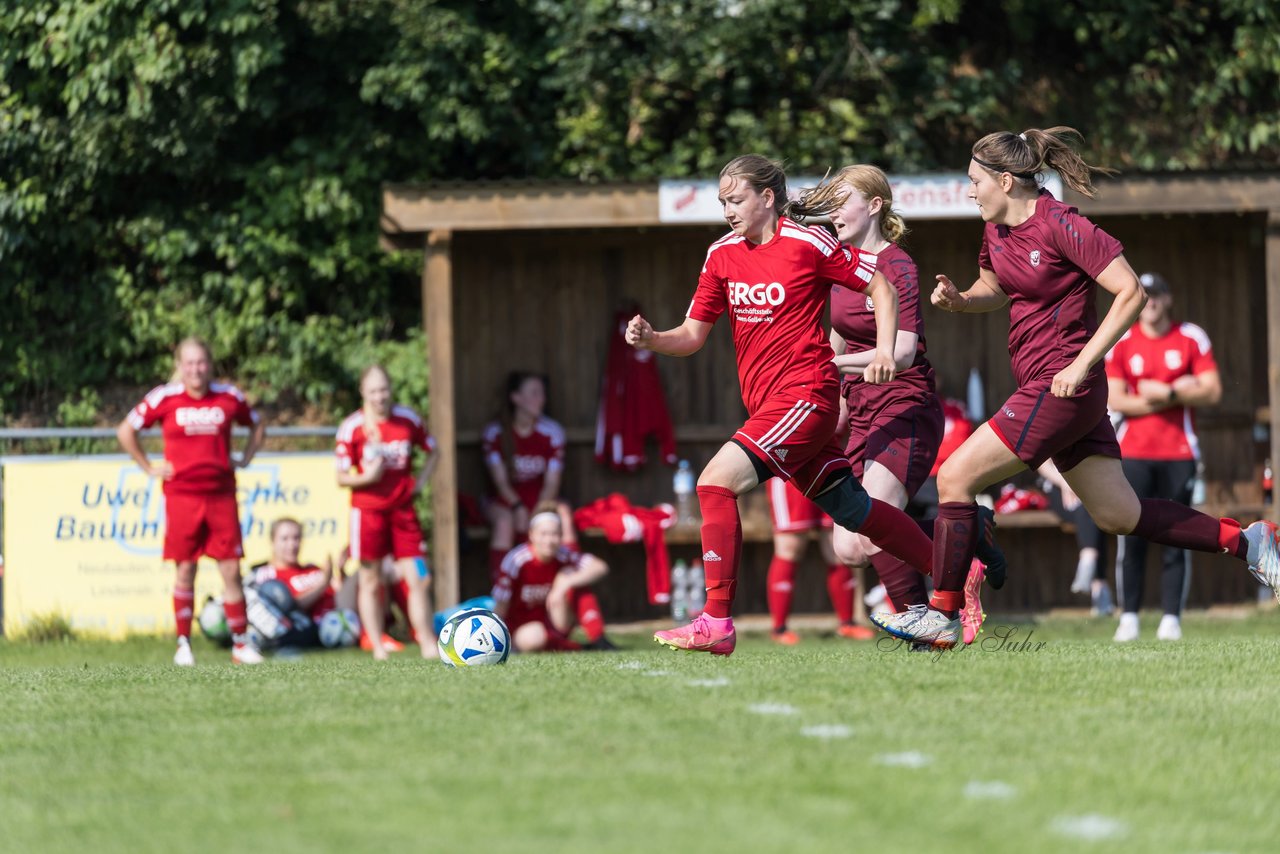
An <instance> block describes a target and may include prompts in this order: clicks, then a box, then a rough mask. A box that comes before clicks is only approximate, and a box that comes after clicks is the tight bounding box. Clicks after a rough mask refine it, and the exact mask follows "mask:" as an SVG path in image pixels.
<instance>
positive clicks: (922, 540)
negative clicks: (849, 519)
mask: <svg viewBox="0 0 1280 854" xmlns="http://www.w3.org/2000/svg"><path fill="white" fill-rule="evenodd" d="M974 506H977V505H974ZM858 533H859V534H863V535H864V536H866V538H867V539H868V540H870V541H871V542H873V543H875V544H876V545H877V546H879V547H880V548H882V549H884V550H885V551H887V552H888V553H889V554H891V555H893V556H894V557H896V558H898V559H900V560H905V561H906V562H907V563H909V564H911V565H912V566H914V567H917V568H919V570H920V571H921V572H929V571H931V570H932V569H933V565H934V564H933V557H934V545H933V543H930V542H929V538H928V537H926V536H925V535H924V532H923V531H921V530H920V526H919V525H917V524H916V523H915V521H914V520H913V519H912V518H911V517H910V516H908V515H907V514H906V513H903V512H902V511H901V510H899V509H898V508H897V507H894V506H893V505H892V504H887V503H885V502H883V501H881V500H880V499H878V498H873V499H871V510H870V511H869V512H868V513H867V518H866V519H864V520H863V522H862V527H860V528H859V529H858ZM965 566H968V564H967V563H966V564H965ZM961 583H963V579H961Z"/></svg>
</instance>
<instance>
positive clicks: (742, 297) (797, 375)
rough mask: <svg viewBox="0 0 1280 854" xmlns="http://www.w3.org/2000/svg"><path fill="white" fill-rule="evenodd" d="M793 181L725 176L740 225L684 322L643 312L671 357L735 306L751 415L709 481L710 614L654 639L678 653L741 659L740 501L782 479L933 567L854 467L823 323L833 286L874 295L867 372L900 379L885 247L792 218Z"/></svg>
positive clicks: (752, 172)
mask: <svg viewBox="0 0 1280 854" xmlns="http://www.w3.org/2000/svg"><path fill="white" fill-rule="evenodd" d="M786 199H787V179H786V175H785V174H784V173H783V171H782V169H781V167H779V166H778V164H776V163H774V162H772V161H770V160H768V159H767V158H765V157H761V156H759V155H754V154H752V155H744V156H742V157H738V158H736V159H734V160H732V161H730V162H729V164H728V165H726V166H725V167H724V169H723V170H721V172H720V203H721V204H722V205H723V206H724V216H725V220H726V221H727V222H728V223H729V227H730V228H731V229H732V231H731V232H730V233H729V234H727V235H725V236H724V237H722V238H721V239H719V240H717V241H716V242H715V243H713V244H711V248H710V249H709V250H708V251H707V259H706V263H705V264H704V265H703V268H702V274H701V276H700V277H699V280H698V287H697V290H696V292H695V293H694V297H693V303H692V304H691V305H690V307H689V310H688V314H687V316H686V318H685V321H684V323H683V324H682V325H680V326H678V327H676V328H675V329H670V330H666V331H663V332H657V331H655V330H654V328H653V327H652V326H651V325H650V324H649V322H648V321H647V320H645V319H644V318H643V317H640V316H639V315H637V316H636V317H634V318H632V320H631V322H630V323H629V324H628V326H627V343H629V344H631V345H632V346H634V347H643V348H646V349H649V350H653V351H654V352H657V353H664V354H667V355H671V356H688V355H690V354H692V353H695V352H697V351H698V350H699V349H701V347H702V345H703V344H704V343H705V342H706V340H707V335H708V334H709V333H710V332H711V327H712V325H713V324H714V323H715V321H716V319H717V318H719V317H720V315H722V314H725V313H728V314H729V317H730V322H731V323H732V327H733V329H732V331H733V342H734V348H735V349H736V351H737V361H738V381H739V383H740V385H741V387H742V397H743V402H744V403H745V404H746V407H747V413H748V419H747V422H746V423H745V424H744V425H743V426H742V427H741V428H740V429H739V430H738V431H737V432H736V433H735V434H734V436H733V438H732V439H731V440H730V441H729V442H727V443H726V444H725V445H724V446H722V447H721V448H720V450H719V451H718V452H717V453H716V455H715V456H714V457H713V458H712V459H711V461H710V462H709V463H708V464H707V466H706V467H705V468H704V469H703V470H702V474H701V475H700V476H699V478H698V504H699V506H700V508H701V510H702V548H703V555H702V562H703V566H704V571H705V573H706V584H707V602H706V609H705V611H704V612H703V613H702V615H700V616H699V617H698V618H697V619H696V620H694V621H693V622H692V623H691V624H689V625H688V626H683V627H680V628H676V629H673V630H671V631H661V632H657V633H656V634H655V635H654V638H655V640H657V641H658V642H659V643H662V644H664V645H667V646H671V647H673V648H677V649H688V650H697V651H703V652H710V653H712V654H715V655H729V654H731V653H732V652H733V649H734V645H735V643H736V633H735V631H734V627H733V620H732V617H731V613H732V606H733V598H734V592H735V588H736V586H737V578H738V562H739V557H740V554H741V548H742V523H741V520H740V519H739V517H738V496H739V495H741V494H743V493H745V492H748V491H750V490H751V489H754V488H755V487H756V486H757V485H758V484H760V483H762V482H763V481H765V480H768V479H769V478H771V477H781V478H783V479H784V480H791V481H793V482H794V483H795V484H796V486H797V488H798V489H799V490H800V491H801V493H802V494H804V495H805V496H807V497H809V498H811V499H813V500H814V501H815V502H816V503H817V504H818V506H819V507H821V508H822V509H823V510H824V511H826V513H827V514H828V515H829V516H831V518H832V519H833V520H835V522H836V524H838V525H841V526H843V527H846V528H849V529H850V530H855V531H862V532H863V533H866V534H868V535H869V536H870V538H871V540H872V541H873V542H875V543H876V544H877V545H878V546H880V547H881V548H884V549H885V550H886V551H889V552H891V553H893V554H896V555H897V556H898V557H900V558H902V559H903V560H905V561H907V563H909V564H911V565H913V566H917V567H921V568H926V569H927V568H928V567H929V566H930V563H931V559H932V556H931V553H930V544H929V539H928V537H926V536H925V535H924V534H923V533H922V532H921V531H920V529H919V528H918V527H917V526H916V525H915V523H914V522H912V521H911V519H910V517H908V516H907V515H906V514H905V513H903V512H902V511H901V510H898V509H897V508H896V507H893V506H892V505H889V504H886V503H884V502H882V501H878V500H875V499H872V498H870V497H869V496H868V495H867V494H866V492H865V491H864V490H863V489H862V487H861V486H860V485H859V484H858V481H857V479H856V478H854V477H853V476H852V475H851V474H850V471H849V461H848V460H847V459H846V458H845V456H844V449H843V448H842V447H841V446H840V442H839V441H838V439H837V438H836V436H835V428H836V422H837V420H838V418H839V412H840V405H839V395H840V382H839V376H838V373H837V370H836V367H835V365H833V364H832V363H831V356H832V354H831V345H830V343H829V342H828V339H827V334H826V332H825V331H824V330H823V328H822V315H823V313H824V312H825V310H826V303H827V295H828V294H829V293H830V290H831V286H832V285H833V284H841V285H844V286H846V287H849V288H852V289H854V290H857V291H860V292H865V293H866V295H867V296H869V297H871V299H872V300H873V301H874V304H875V314H876V326H877V330H878V334H877V339H876V352H875V353H874V354H873V355H872V357H871V358H870V359H869V360H868V363H867V366H866V368H864V369H863V376H864V378H865V379H866V381H867V382H871V383H879V382H888V381H889V380H891V379H893V375H894V361H893V349H894V342H895V338H896V335H897V331H898V318H897V315H898V300H897V294H896V292H895V291H894V289H893V286H892V285H890V284H889V282H888V281H887V280H886V279H885V278H884V276H882V275H879V274H877V273H876V272H875V256H874V255H871V254H870V253H866V252H862V251H861V250H858V249H851V248H848V247H845V246H842V245H841V244H840V243H839V241H837V240H836V239H835V238H834V237H832V236H831V234H830V232H828V231H826V230H825V229H822V228H809V227H806V226H802V225H799V224H797V223H795V222H793V221H792V220H791V219H790V218H788V217H786V216H785V215H784V214H783V208H784V205H785V204H786Z"/></svg>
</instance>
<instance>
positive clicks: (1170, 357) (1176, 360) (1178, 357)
mask: <svg viewBox="0 0 1280 854" xmlns="http://www.w3.org/2000/svg"><path fill="white" fill-rule="evenodd" d="M1164 366H1165V367H1166V368H1168V369H1169V370H1171V371H1176V370H1178V369H1179V368H1181V367H1182V354H1181V353H1179V352H1178V351H1177V350H1165V351H1164Z"/></svg>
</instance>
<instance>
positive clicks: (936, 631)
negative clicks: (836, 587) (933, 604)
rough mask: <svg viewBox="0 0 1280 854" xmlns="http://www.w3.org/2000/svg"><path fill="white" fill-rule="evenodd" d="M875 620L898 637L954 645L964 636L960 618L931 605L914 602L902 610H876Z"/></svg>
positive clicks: (872, 616)
mask: <svg viewBox="0 0 1280 854" xmlns="http://www.w3.org/2000/svg"><path fill="white" fill-rule="evenodd" d="M871 622H873V623H875V624H876V625H877V626H879V627H880V628H882V629H884V630H885V631H886V632H888V633H889V634H891V635H893V636H894V637H895V638H898V639H900V640H905V641H913V642H915V643H927V644H929V645H930V646H932V647H934V648H936V649H951V647H953V646H955V645H956V642H957V641H958V640H960V618H959V617H956V618H955V619H950V618H948V617H947V616H946V615H945V614H942V613H940V612H938V611H935V610H933V609H932V608H930V607H929V606H928V605H912V606H910V607H909V608H907V610H905V611H903V612H902V613H901V614H889V613H875V614H872V615H871Z"/></svg>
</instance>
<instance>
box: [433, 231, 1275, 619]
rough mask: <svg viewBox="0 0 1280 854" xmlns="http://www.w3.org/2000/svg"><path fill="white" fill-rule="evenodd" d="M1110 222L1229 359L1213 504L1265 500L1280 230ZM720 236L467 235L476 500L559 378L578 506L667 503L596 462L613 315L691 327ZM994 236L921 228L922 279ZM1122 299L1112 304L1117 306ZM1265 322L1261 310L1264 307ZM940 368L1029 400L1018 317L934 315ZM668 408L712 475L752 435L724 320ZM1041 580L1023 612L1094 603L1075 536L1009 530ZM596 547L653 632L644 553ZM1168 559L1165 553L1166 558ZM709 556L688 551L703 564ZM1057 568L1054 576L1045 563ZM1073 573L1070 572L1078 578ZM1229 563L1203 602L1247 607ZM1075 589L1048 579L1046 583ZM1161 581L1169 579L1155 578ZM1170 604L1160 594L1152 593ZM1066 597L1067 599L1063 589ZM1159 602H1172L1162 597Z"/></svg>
mask: <svg viewBox="0 0 1280 854" xmlns="http://www.w3.org/2000/svg"><path fill="white" fill-rule="evenodd" d="M1099 224H1100V225H1102V226H1103V227H1104V228H1106V229H1107V230H1108V231H1110V232H1111V233H1113V234H1114V235H1116V236H1117V237H1118V238H1120V239H1121V240H1122V241H1123V242H1124V244H1125V246H1126V255H1127V257H1128V258H1129V259H1130V260H1131V262H1132V263H1133V265H1134V267H1135V268H1136V269H1138V270H1139V272H1141V271H1142V270H1146V269H1152V270H1158V271H1160V272H1162V273H1163V274H1164V275H1165V276H1166V277H1167V278H1168V279H1169V281H1170V282H1171V284H1172V286H1173V289H1174V293H1175V300H1176V307H1177V310H1178V311H1179V313H1180V315H1181V316H1183V317H1186V318H1187V319H1190V320H1193V321H1194V322H1196V323H1198V324H1199V325H1201V326H1203V327H1204V328H1205V329H1206V331H1207V332H1208V334H1209V336H1210V338H1211V339H1212V340H1213V342H1214V345H1215V352H1216V354H1217V358H1218V362H1219V365H1220V367H1221V369H1222V374H1223V379H1224V386H1225V389H1226V394H1225V395H1224V399H1223V403H1222V405H1221V406H1219V407H1218V408H1217V410H1216V411H1215V412H1213V413H1211V414H1207V415H1206V416H1205V417H1203V418H1202V419H1201V439H1202V445H1203V449H1204V458H1205V462H1206V466H1207V469H1208V473H1209V479H1210V493H1209V498H1210V500H1214V501H1223V502H1229V501H1234V502H1246V503H1247V502H1254V503H1256V502H1257V501H1258V499H1259V495H1258V486H1257V484H1258V476H1257V474H1258V467H1259V465H1260V462H1261V459H1262V457H1263V456H1265V450H1261V449H1262V445H1260V444H1259V443H1257V442H1255V437H1254V434H1253V424H1254V417H1255V412H1256V410H1257V409H1258V408H1259V407H1261V406H1264V405H1265V403H1266V396H1267V385H1266V383H1267V374H1266V327H1265V313H1264V312H1263V310H1262V306H1263V302H1264V293H1265V281H1264V266H1263V265H1264V259H1263V253H1262V233H1263V229H1264V220H1263V218H1261V217H1258V216H1249V217H1238V216H1229V215H1216V216H1199V217H1197V216H1180V217H1116V218H1111V219H1108V220H1100V221H1099ZM723 231H724V230H723V229H722V228H717V227H702V226H698V227H678V228H677V227H671V228H662V229H636V230H631V229H626V230H622V229H614V230H606V229H602V230H598V231H574V232H557V231H548V232H519V233H512V234H495V233H467V232H458V233H455V235H454V241H453V247H454V282H455V294H454V298H455V302H454V323H455V326H454V340H455V342H456V346H457V354H456V356H457V358H456V362H455V383H456V407H457V426H458V443H459V456H458V477H459V488H460V490H461V491H463V492H466V493H470V494H473V495H480V494H482V493H483V492H484V490H485V487H486V479H485V474H484V470H483V465H482V461H481V459H480V454H479V447H478V437H479V432H480V430H481V428H482V427H483V425H484V424H485V423H486V422H487V421H488V420H490V419H491V418H493V417H494V415H495V414H496V412H497V411H498V406H499V403H500V401H501V398H502V394H501V388H502V384H503V382H504V378H505V376H506V374H507V372H508V371H511V370H514V369H530V370H537V371H543V372H546V373H547V374H549V375H550V376H551V378H552V381H551V382H552V386H551V393H550V399H549V405H548V414H549V415H550V416H551V417H553V418H555V419H557V420H558V421H560V422H561V423H562V424H564V426H565V428H566V430H567V433H568V437H569V451H568V459H567V468H566V475H565V486H564V494H565V496H566V497H567V498H568V499H570V500H571V501H573V502H576V503H585V502H587V501H590V500H593V499H595V498H597V497H600V496H602V495H605V494H607V493H609V492H612V491H620V492H624V493H626V494H627V495H628V496H630V497H631V498H632V500H633V501H635V502H637V503H641V504H651V503H654V502H656V501H661V500H670V498H671V470H670V469H668V468H666V467H664V466H660V465H658V464H656V463H654V462H651V463H650V465H649V466H648V467H646V469H645V470H644V471H642V472H640V473H638V474H635V475H620V474H615V473H612V472H609V471H606V470H605V469H603V468H601V467H600V466H597V465H596V464H595V463H594V461H593V456H592V455H593V442H594V429H595V419H596V407H597V403H598V390H599V382H600V374H601V371H602V370H603V366H604V361H605V354H606V350H607V342H608V337H609V335H610V333H611V326H612V318H613V315H614V312H615V311H616V310H617V309H618V307H619V306H620V305H621V304H622V303H624V302H625V301H627V300H629V299H634V300H637V301H639V302H640V303H641V304H642V306H643V307H644V309H645V313H646V316H647V317H649V318H650V319H651V320H652V321H653V322H654V324H655V325H656V326H659V327H661V328H665V327H669V326H672V325H675V324H677V323H679V322H680V320H681V319H682V317H683V314H684V311H685V310H686V308H687V306H688V303H689V300H690V298H691V296H692V293H693V287H694V283H695V281H696V278H697V274H698V271H699V269H700V268H701V264H702V261H703V258H704V257H705V253H706V247H707V245H708V244H709V243H710V242H711V241H712V240H714V239H715V238H716V237H718V236H719V235H720V234H722V233H723ZM980 235H981V224H980V223H978V222H977V221H934V222H922V223H916V224H914V230H913V231H912V233H911V234H910V235H909V236H908V238H907V241H906V247H907V249H908V251H909V252H911V253H912V254H913V255H914V256H915V258H916V260H917V261H918V263H919V265H920V270H921V280H922V282H932V277H933V274H934V273H938V272H946V273H948V274H949V275H950V276H951V277H952V278H953V279H954V280H955V281H956V282H957V284H958V285H960V286H961V287H962V288H963V287H965V286H967V285H968V284H969V283H970V282H971V281H972V279H973V277H974V276H975V275H976V270H977V260H976V259H977V251H978V245H979V241H980ZM1106 304H1107V300H1103V301H1101V308H1100V311H1101V310H1105V305H1106ZM1251 305H1252V306H1255V307H1256V310H1250V308H1249V306H1251ZM925 311H926V315H925V317H926V324H927V326H928V334H927V338H928V345H929V352H930V356H931V358H932V359H933V362H934V365H935V367H936V369H937V371H938V374H939V376H940V378H941V379H942V382H943V385H944V390H945V391H946V392H947V393H949V394H951V395H953V396H957V397H963V396H964V391H965V384H966V382H967V377H968V373H969V369H970V368H971V367H977V368H978V369H979V371H980V372H981V373H982V375H983V378H984V381H985V384H986V390H987V395H986V403H987V407H988V410H990V409H991V408H993V407H994V405H995V404H996V403H998V402H999V401H1001V400H1003V399H1004V397H1005V396H1006V395H1007V394H1009V393H1010V392H1011V391H1012V389H1013V379H1012V376H1011V375H1010V372H1009V360H1008V354H1007V351H1006V336H1007V332H1008V314H1007V312H994V313H991V314H989V315H983V316H965V317H956V316H951V315H946V314H944V313H942V312H939V311H936V310H934V309H933V308H932V307H927V308H926V309H925ZM660 366H661V367H660V370H661V373H662V376H663V381H664V384H665V389H666V393H667V400H668V404H669V406H670V408H671V412H672V417H673V420H674V422H675V424H676V428H677V435H678V437H680V438H681V440H682V441H681V442H680V453H681V455H682V456H684V457H686V458H688V459H690V460H691V461H692V462H693V464H694V466H695V467H698V466H700V465H701V464H702V463H705V462H706V461H707V460H708V459H709V458H710V456H711V455H712V454H713V453H714V452H715V450H716V449H717V448H718V447H719V446H720V444H721V443H722V442H723V441H724V439H725V438H727V437H728V436H729V435H730V434H731V432H732V430H733V428H734V427H736V426H737V425H738V424H739V423H740V422H741V419H742V417H743V414H744V410H743V408H742V405H741V401H740V398H739V390H738V385H737V381H736V371H735V367H734V359H733V352H732V344H731V342H730V340H729V333H728V329H727V325H726V324H723V323H721V324H718V325H717V328H716V329H715V330H714V331H713V333H712V336H711V339H710V340H709V341H708V344H707V346H706V348H704V350H703V351H702V352H700V353H698V354H696V355H695V356H693V357H692V358H689V359H673V358H662V359H661V360H660ZM762 498H763V496H762V495H760V494H756V495H753V496H749V497H748V498H747V499H744V501H745V502H746V504H745V506H744V512H746V513H761V512H764V510H763V505H762V503H761V499H762ZM1007 537H1008V538H1009V540H1010V543H1011V545H1010V548H1011V549H1012V550H1014V551H1016V552H1018V553H1019V555H1020V561H1019V563H1020V565H1021V566H1022V567H1023V571H1025V572H1030V573H1035V574H1037V575H1036V577H1037V578H1038V579H1039V580H1037V581H1034V582H1033V581H1027V582H1026V583H1025V584H1024V583H1021V582H1019V583H1012V582H1011V589H1010V590H1009V591H1008V593H1007V595H1006V597H1005V598H1007V599H1008V600H1009V605H1008V606H1009V607H1013V606H1015V603H1016V606H1017V607H1019V608H1023V607H1025V608H1041V607H1049V606H1055V605H1062V604H1071V603H1073V602H1074V603H1075V604H1079V602H1078V600H1073V599H1072V597H1070V596H1069V594H1067V593H1066V590H1067V584H1068V583H1069V579H1070V571H1071V570H1072V569H1073V568H1074V560H1073V559H1072V555H1073V553H1074V548H1073V547H1072V546H1071V544H1070V542H1069V538H1067V537H1066V536H1065V535H1063V534H1061V533H1060V532H1057V531H1038V532H1028V533H1021V532H1018V533H1015V532H1009V534H1008V535H1007ZM589 545H590V547H591V548H592V550H593V551H597V552H598V553H599V554H601V556H602V557H605V558H606V559H607V560H609V561H611V564H612V565H613V566H614V574H613V578H612V580H611V581H610V582H609V583H608V585H607V587H606V589H605V591H604V597H603V598H604V604H605V607H606V610H607V611H608V612H609V614H610V616H612V617H615V618H637V617H643V616H652V615H655V614H657V611H655V610H653V609H648V608H646V607H645V606H644V605H643V601H644V599H643V591H644V582H643V573H642V569H641V568H642V563H641V549H640V547H639V546H617V547H614V546H605V545H603V544H601V543H599V542H598V541H592V542H591V543H590V544H589ZM816 551H817V550H816V548H814V549H811V550H810V552H811V554H810V555H809V556H808V563H807V564H806V567H805V569H804V570H802V573H803V576H804V581H803V583H802V584H801V585H799V589H798V590H797V610H799V611H807V610H815V611H821V610H825V609H826V608H827V605H826V595H825V589H824V587H823V583H822V578H823V571H822V569H821V567H820V565H819V562H818V560H817V554H816ZM1152 552H1153V556H1152V559H1153V561H1154V558H1155V556H1154V552H1155V550H1154V549H1153V550H1152ZM770 553H771V549H770V548H769V547H768V546H767V545H765V544H759V545H755V546H749V547H748V548H747V552H746V554H745V556H744V566H743V578H742V584H741V585H740V587H739V590H740V594H739V595H740V600H741V610H743V611H747V612H750V611H759V610H763V609H764V591H763V576H764V572H765V568H766V566H767V563H768V560H769V557H770ZM695 554H696V552H695V550H694V549H693V548H692V547H687V548H686V547H680V548H673V557H675V556H683V557H686V558H691V557H693V556H695ZM1046 563H1051V564H1052V567H1051V568H1046V567H1045V564H1046ZM1068 564H1070V565H1069V566H1068ZM1223 564H1224V562H1223V561H1222V560H1221V559H1217V558H1213V557H1209V558H1205V559H1200V558H1197V563H1196V565H1197V568H1198V569H1202V570H1204V571H1201V572H1198V573H1197V577H1196V580H1195V582H1194V584H1193V589H1192V594H1191V601H1192V603H1193V604H1201V605H1203V604H1207V603H1209V602H1218V601H1229V600H1239V599H1240V598H1241V597H1243V596H1247V595H1248V594H1249V592H1250V589H1251V588H1248V586H1247V585H1246V584H1244V583H1243V582H1241V581H1237V580H1232V581H1231V582H1222V581H1221V579H1222V577H1223V573H1222V572H1220V571H1218V570H1220V569H1221V568H1222V566H1223ZM1046 578H1048V579H1059V580H1060V579H1066V581H1065V582H1064V583H1059V581H1058V580H1055V581H1051V582H1047V581H1045V580H1044V579H1046ZM1152 580H1153V583H1154V578H1153V579H1152ZM485 586H486V570H485V544H483V543H479V544H475V547H474V548H472V549H470V550H469V551H468V552H467V553H466V555H465V556H464V561H463V572H462V595H464V596H468V595H474V594H476V593H479V592H482V591H483V590H484V588H485ZM1152 589H1153V590H1154V589H1155V588H1154V587H1152ZM1055 591H1057V592H1056V593H1055ZM1152 601H1154V599H1152Z"/></svg>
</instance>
